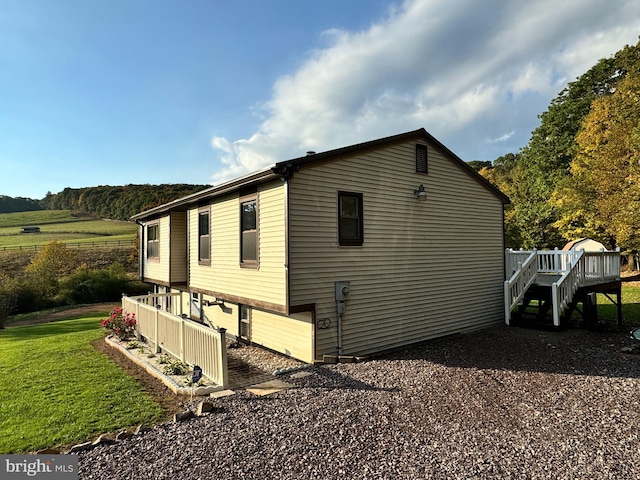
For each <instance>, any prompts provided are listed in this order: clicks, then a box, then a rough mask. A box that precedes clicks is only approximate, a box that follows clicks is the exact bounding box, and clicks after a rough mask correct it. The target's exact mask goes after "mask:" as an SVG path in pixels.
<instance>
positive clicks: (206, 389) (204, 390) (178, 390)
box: [104, 336, 224, 396]
mask: <svg viewBox="0 0 640 480" xmlns="http://www.w3.org/2000/svg"><path fill="white" fill-rule="evenodd" d="M104 341H105V342H106V344H107V345H109V346H110V347H112V348H115V349H117V350H119V351H120V353H122V354H123V355H124V356H126V357H127V358H128V359H129V360H131V361H132V362H134V363H135V364H136V365H138V366H140V367H142V368H144V369H145V370H146V371H147V373H149V374H150V375H152V376H154V377H155V378H157V379H158V380H160V381H161V382H162V383H164V384H165V385H166V386H167V387H168V388H169V390H171V391H172V392H173V393H175V394H176V395H195V396H201V395H208V394H210V393H212V392H217V391H220V390H224V387H223V386H222V385H207V386H201V387H196V388H192V387H185V386H182V385H179V384H178V383H177V382H176V381H175V380H174V379H173V378H171V377H170V376H168V375H165V374H164V373H162V372H161V371H160V370H158V369H157V368H155V367H154V366H153V365H151V364H150V363H148V362H145V361H144V360H143V359H141V358H138V357H137V356H135V355H134V354H132V353H131V352H130V351H129V350H127V349H126V348H124V347H123V346H122V345H120V344H119V343H118V342H116V341H114V340H113V339H112V338H111V337H110V336H109V337H105V338H104Z"/></svg>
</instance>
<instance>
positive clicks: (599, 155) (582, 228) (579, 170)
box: [551, 72, 640, 251]
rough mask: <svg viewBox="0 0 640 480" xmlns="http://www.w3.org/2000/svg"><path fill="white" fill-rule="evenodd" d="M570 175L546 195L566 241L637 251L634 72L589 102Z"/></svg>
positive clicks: (638, 113) (638, 155)
mask: <svg viewBox="0 0 640 480" xmlns="http://www.w3.org/2000/svg"><path fill="white" fill-rule="evenodd" d="M575 140H576V144H577V150H576V154H575V157H574V159H573V161H572V162H571V169H570V174H571V176H570V177H569V178H567V179H566V180H565V181H564V182H563V183H562V184H561V185H560V187H559V188H558V189H557V190H556V191H555V193H554V195H553V197H552V200H551V201H552V203H553V204H554V205H555V206H556V207H557V208H558V210H559V211H560V212H561V216H560V218H559V220H558V221H557V222H556V224H555V225H556V226H557V227H558V228H559V229H560V231H561V232H562V233H563V236H564V237H565V238H567V239H573V238H576V237H587V236H588V237H595V238H598V239H599V240H601V241H603V242H604V243H605V244H607V245H608V246H609V247H614V246H620V247H621V248H622V249H626V250H630V251H638V250H640V74H639V73H637V72H629V73H628V74H627V76H626V77H625V78H624V79H623V80H621V81H620V82H618V84H617V87H616V90H615V92H614V93H613V94H611V95H605V96H602V97H600V98H597V99H596V100H594V101H593V103H592V105H591V109H590V111H589V113H588V114H587V115H586V116H585V118H584V119H583V121H582V125H581V128H580V131H579V132H578V134H577V135H576V138H575Z"/></svg>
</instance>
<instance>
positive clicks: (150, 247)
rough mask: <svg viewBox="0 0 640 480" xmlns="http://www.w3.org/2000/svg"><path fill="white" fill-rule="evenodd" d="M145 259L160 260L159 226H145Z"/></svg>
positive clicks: (153, 224) (155, 224) (154, 224)
mask: <svg viewBox="0 0 640 480" xmlns="http://www.w3.org/2000/svg"><path fill="white" fill-rule="evenodd" d="M147 259H149V260H159V259H160V226H159V225H158V224H157V223H152V224H150V225H147Z"/></svg>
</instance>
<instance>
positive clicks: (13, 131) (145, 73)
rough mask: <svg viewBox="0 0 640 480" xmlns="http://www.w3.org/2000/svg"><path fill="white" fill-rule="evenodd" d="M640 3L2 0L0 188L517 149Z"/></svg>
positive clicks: (626, 27) (614, 45) (621, 39)
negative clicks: (419, 132)
mask: <svg viewBox="0 0 640 480" xmlns="http://www.w3.org/2000/svg"><path fill="white" fill-rule="evenodd" d="M639 26H640V2H638V1H636V0H628V1H625V0H617V1H616V2H610V1H609V0H567V1H564V2H558V1H557V0H406V1H383V0H349V1H345V0H323V1H321V2H318V1H316V2H311V1H305V0H271V1H269V2H267V1H265V0H234V1H233V2H227V1H221V0H190V1H188V2H175V1H168V0H154V1H150V0H133V1H132V0H126V1H125V0H108V1H107V0H92V1H86V0H56V1H51V0H19V1H18V0H15V1H11V0H0V195H9V196H14V197H15V196H22V197H30V198H42V197H44V196H45V194H46V193H47V191H51V192H53V193H56V192H58V191H60V190H62V189H64V188H65V187H73V188H76V187H85V186H95V185H124V184H128V183H152V184H156V183H199V184H215V183H220V182H222V181H225V180H228V179H230V178H233V177H236V176H238V175H242V174H245V173H247V172H249V171H253V170H256V169H259V168H262V167H264V166H266V165H269V164H271V163H274V162H276V161H281V160H286V159H288V158H294V157H298V156H301V155H304V153H305V152H306V151H307V150H315V151H319V152H320V151H325V150H329V149H332V148H337V147H341V146H346V145H351V144H354V143H358V142H362V141H367V140H372V139H375V138H379V137H382V136H387V135H394V134H396V133H401V132H405V131H408V130H414V129H417V128H421V127H424V128H426V129H427V131H429V132H430V133H431V134H433V135H434V136H435V137H437V138H438V139H439V140H440V141H442V142H443V143H444V144H445V145H447V146H448V147H449V148H450V149H451V150H453V151H454V152H455V153H457V154H458V155H459V156H460V157H461V158H463V159H464V160H478V159H480V160H493V159H495V158H496V157H498V156H500V155H503V154H505V153H507V152H516V151H518V150H519V149H520V148H521V147H523V146H524V145H526V143H527V141H528V139H529V136H530V133H531V131H532V130H533V129H534V128H535V127H536V126H537V125H538V122H539V120H538V115H539V114H540V113H542V112H543V111H544V110H546V108H547V107H548V105H549V102H550V100H551V99H552V98H554V97H555V96H556V95H557V94H558V92H560V90H562V88H563V87H564V86H565V85H566V83H567V82H569V81H572V80H575V79H576V77H578V76H579V75H581V74H582V73H584V72H585V71H586V70H587V69H588V68H590V67H591V66H593V65H594V64H595V63H596V62H597V61H598V59H600V58H603V57H607V56H610V55H612V54H614V53H615V52H616V51H618V50H620V49H621V48H622V47H623V46H624V45H626V44H635V43H636V42H637V41H638V36H639V35H640V27H639Z"/></svg>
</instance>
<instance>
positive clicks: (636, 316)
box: [598, 284, 640, 326]
mask: <svg viewBox="0 0 640 480" xmlns="http://www.w3.org/2000/svg"><path fill="white" fill-rule="evenodd" d="M613 299H614V300H615V297H613ZM598 318H599V319H601V320H606V321H608V322H615V321H616V319H617V318H618V317H617V310H616V306H615V305H614V304H613V303H611V300H609V299H608V298H607V297H606V296H604V295H602V294H598ZM622 318H623V319H624V321H625V322H627V323H629V324H631V325H637V326H640V287H636V286H632V285H624V284H623V286H622Z"/></svg>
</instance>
